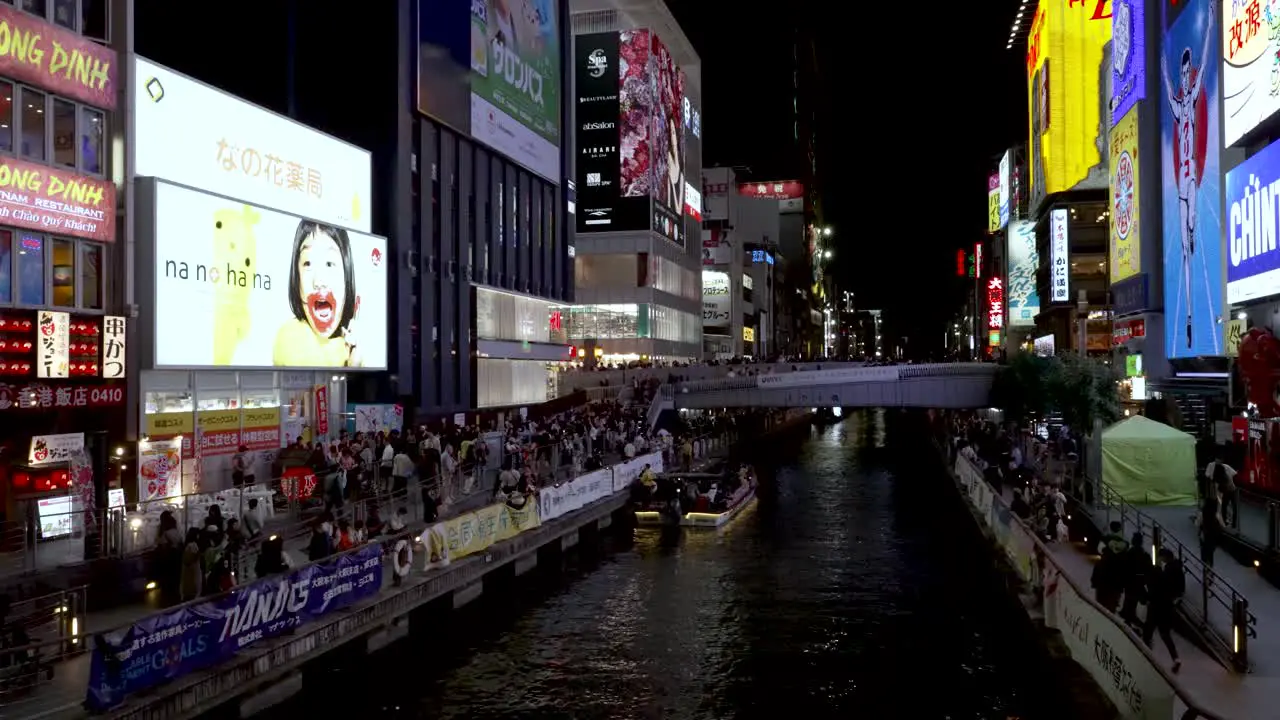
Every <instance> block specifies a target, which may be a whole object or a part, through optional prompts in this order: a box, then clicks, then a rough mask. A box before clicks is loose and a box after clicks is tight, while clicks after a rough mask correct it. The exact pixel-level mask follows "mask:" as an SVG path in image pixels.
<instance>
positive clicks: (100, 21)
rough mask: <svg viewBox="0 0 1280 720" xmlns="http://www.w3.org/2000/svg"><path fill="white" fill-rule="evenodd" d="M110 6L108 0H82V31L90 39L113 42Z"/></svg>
mask: <svg viewBox="0 0 1280 720" xmlns="http://www.w3.org/2000/svg"><path fill="white" fill-rule="evenodd" d="M110 8H111V3H109V2H108V0H80V22H81V27H80V32H81V33H82V34H83V35H84V36H85V37H87V38H89V39H90V40H99V41H101V42H104V43H107V42H111V20H110V19H109V18H108V15H109V11H110Z"/></svg>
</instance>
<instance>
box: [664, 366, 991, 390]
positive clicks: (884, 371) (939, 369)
mask: <svg viewBox="0 0 1280 720" xmlns="http://www.w3.org/2000/svg"><path fill="white" fill-rule="evenodd" d="M998 370H999V366H998V365H994V364H991V363H936V364H928V365H869V366H861V365H860V366H856V367H850V366H847V365H846V366H842V367H835V368H829V369H822V370H798V371H796V372H788V373H760V374H756V375H748V376H743V377H731V378H716V379H711V380H694V381H690V382H683V383H678V384H677V392H679V393H685V394H687V393H700V392H715V391H718V390H747V389H752V388H761V389H780V388H783V387H805V386H808V385H832V384H837V383H839V384H843V383H887V382H898V381H900V380H907V379H916V378H927V377H975V376H976V377H992V376H994V375H995V374H996V372H998Z"/></svg>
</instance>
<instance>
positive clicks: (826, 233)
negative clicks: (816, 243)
mask: <svg viewBox="0 0 1280 720" xmlns="http://www.w3.org/2000/svg"><path fill="white" fill-rule="evenodd" d="M822 234H823V235H824V236H826V237H831V228H830V227H824V228H822Z"/></svg>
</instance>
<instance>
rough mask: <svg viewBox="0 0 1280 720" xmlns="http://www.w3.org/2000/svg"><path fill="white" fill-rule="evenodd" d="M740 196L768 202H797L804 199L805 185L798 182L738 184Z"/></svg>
mask: <svg viewBox="0 0 1280 720" xmlns="http://www.w3.org/2000/svg"><path fill="white" fill-rule="evenodd" d="M738 194H739V195H745V196H746V197H752V198H765V199H767V200H795V199H798V198H802V197H804V185H802V184H800V182H799V181H797V180H783V181H781V182H777V181H773V182H754V183H738Z"/></svg>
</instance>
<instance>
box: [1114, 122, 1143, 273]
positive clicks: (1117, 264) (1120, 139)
mask: <svg viewBox="0 0 1280 720" xmlns="http://www.w3.org/2000/svg"><path fill="white" fill-rule="evenodd" d="M1138 188H1139V185H1138V111H1137V110H1132V111H1130V112H1129V114H1128V115H1125V116H1124V117H1123V118H1120V121H1119V122H1117V123H1116V124H1115V127H1113V128H1111V259H1110V263H1109V265H1110V273H1111V282H1112V283H1118V282H1120V281H1121V280H1124V279H1125V278H1128V277H1132V276H1134V275H1137V274H1138V272H1139V271H1141V269H1142V265H1141V258H1142V240H1141V235H1140V229H1141V224H1140V223H1139V220H1138V198H1139V197H1140V195H1139V192H1138Z"/></svg>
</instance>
